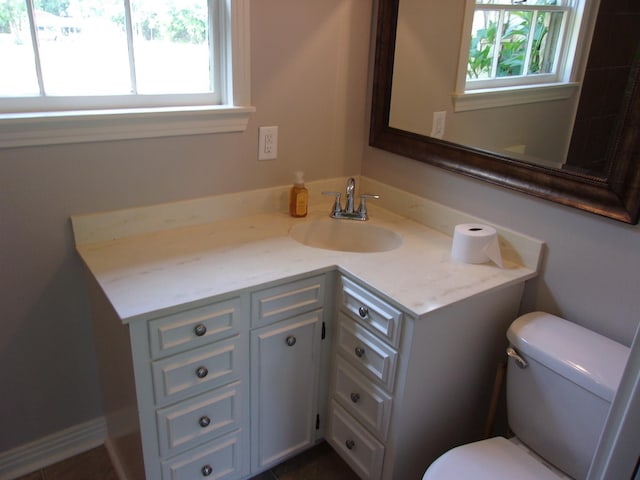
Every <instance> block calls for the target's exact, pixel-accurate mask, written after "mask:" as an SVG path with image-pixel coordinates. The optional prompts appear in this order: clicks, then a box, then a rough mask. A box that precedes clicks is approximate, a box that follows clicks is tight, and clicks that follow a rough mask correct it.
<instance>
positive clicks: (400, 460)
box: [72, 179, 542, 480]
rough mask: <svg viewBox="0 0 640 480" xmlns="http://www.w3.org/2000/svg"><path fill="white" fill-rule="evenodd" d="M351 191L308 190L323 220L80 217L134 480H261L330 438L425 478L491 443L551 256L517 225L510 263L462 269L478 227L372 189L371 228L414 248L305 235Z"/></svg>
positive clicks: (262, 203) (244, 199)
mask: <svg viewBox="0 0 640 480" xmlns="http://www.w3.org/2000/svg"><path fill="white" fill-rule="evenodd" d="M343 182H344V179H336V180H328V181H324V182H315V183H311V184H308V187H309V190H310V205H311V209H310V214H309V216H308V218H306V219H293V218H291V217H289V216H288V215H286V214H285V213H282V212H285V211H286V187H282V188H273V189H267V190H261V191H255V192H244V193H239V194H234V195H226V196H220V197H211V198H207V199H198V200H194V201H187V202H179V203H176V204H169V205H160V206H154V207H144V208H139V209H131V210H126V211H118V212H107V213H103V214H93V215H82V216H76V217H74V218H73V219H72V220H73V226H74V233H75V236H76V244H77V249H78V252H79V253H80V256H81V257H82V259H83V261H84V263H85V265H86V267H87V284H88V289H89V294H90V298H91V306H92V315H93V319H94V333H95V342H96V349H97V352H98V357H99V365H100V375H101V384H102V388H103V397H104V410H105V416H106V420H107V426H108V436H109V438H108V441H107V447H108V449H109V451H110V454H111V455H112V457H113V460H114V464H115V466H116V469H117V470H118V471H119V474H120V475H121V476H122V477H123V478H127V479H130V480H134V479H136V480H137V479H145V478H146V479H147V480H156V479H158V480H160V479H161V480H182V479H193V478H215V479H226V480H232V479H246V478H250V477H251V476H253V475H257V474H258V473H260V472H262V471H264V470H266V469H268V468H270V467H272V466H274V465H276V464H278V463H280V462H282V461H284V460H286V459H287V458H289V457H291V456H292V455H295V454H296V453H299V452H301V451H303V450H305V449H307V448H309V447H311V446H313V445H314V444H315V443H317V442H318V441H320V440H321V439H322V438H325V439H326V440H327V441H328V442H329V443H330V444H331V445H332V446H333V447H334V449H335V450H336V451H337V452H338V453H339V454H340V455H341V456H342V457H343V458H344V459H345V460H346V461H347V462H348V463H349V464H350V465H351V466H352V467H353V469H354V470H355V471H356V472H357V473H358V474H359V475H360V476H361V477H362V478H365V479H380V478H382V479H406V478H419V475H418V474H421V472H423V471H424V469H425V468H426V466H427V465H428V464H429V463H430V462H431V461H432V460H433V459H435V458H436V457H437V456H438V455H440V454H441V453H443V452H444V451H446V450H447V449H449V448H451V447H452V446H453V445H456V444H460V443H465V442H468V441H470V440H474V439H476V438H478V437H479V435H480V433H481V429H482V426H483V422H484V419H485V416H486V412H487V408H488V400H489V393H490V391H491V386H492V381H493V377H494V373H495V368H496V365H497V363H498V362H499V360H500V358H501V355H502V352H503V347H504V346H505V340H504V338H505V337H504V334H505V331H506V328H507V326H508V325H509V323H510V322H511V321H512V320H513V319H514V318H515V317H516V315H517V314H518V308H519V304H520V299H521V295H522V290H523V287H524V282H525V281H526V280H527V279H530V278H532V277H534V276H535V274H536V271H537V266H538V263H539V260H540V255H541V248H542V243H541V242H540V241H538V240H535V239H532V238H529V237H526V236H523V235H519V234H517V233H515V232H511V231H508V230H504V229H499V232H500V241H501V248H502V251H503V257H504V260H505V268H503V269H500V268H498V267H497V266H495V265H493V264H482V265H467V264H462V263H459V262H455V261H453V260H451V259H450V256H449V251H450V247H451V233H452V232H453V225H455V224H457V223H462V222H468V221H474V220H475V221H477V220H478V219H472V218H470V217H468V216H466V215H465V214H463V213H461V212H456V211H453V210H450V209H447V208H446V207H443V206H441V205H436V204H433V203H431V202H429V201H428V200H425V199H420V198H419V197H415V196H412V195H410V194H408V193H406V192H402V191H399V190H395V189H393V188H390V187H388V186H386V185H383V184H380V183H377V182H372V181H370V180H368V179H362V180H361V182H362V184H363V185H362V187H361V189H362V188H363V187H364V188H366V189H367V190H370V191H375V193H377V194H380V195H381V199H380V200H379V201H378V202H379V204H380V206H373V205H372V206H371V207H370V216H371V219H370V220H369V221H368V222H366V225H373V226H375V227H377V228H380V229H385V230H387V231H392V232H394V233H395V234H397V235H398V236H399V238H401V242H400V243H398V244H394V245H393V248H391V249H387V250H383V251H377V252H374V251H369V252H368V253H361V252H359V251H355V252H354V251H344V250H345V249H341V250H330V249H327V248H316V247H310V246H308V245H305V244H304V243H301V242H300V241H299V239H298V240H296V239H295V238H293V237H292V236H291V235H290V234H289V232H290V231H292V230H296V229H298V230H299V229H300V225H303V226H304V225H307V224H309V222H316V221H320V220H322V219H325V218H326V217H327V215H328V212H329V209H330V204H329V203H327V202H328V200H327V199H326V198H322V197H321V196H320V194H319V192H320V191H322V190H336V189H339V188H342V185H344V183H343ZM361 191H362V190H361ZM247 205H255V207H253V209H252V208H249V209H247ZM380 207H383V208H380ZM394 211H395V212H397V213H394ZM240 212H242V214H239V213H240ZM398 213H400V214H402V213H404V215H399V214H398ZM330 221H331V222H349V220H330ZM363 225H365V224H363ZM356 227H357V225H356ZM305 228H306V227H305ZM350 228H351V227H350ZM354 238H355V237H354ZM354 241H355V240H354ZM354 248H356V250H357V246H356V247H354Z"/></svg>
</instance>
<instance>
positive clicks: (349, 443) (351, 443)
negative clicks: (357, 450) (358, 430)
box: [344, 440, 356, 450]
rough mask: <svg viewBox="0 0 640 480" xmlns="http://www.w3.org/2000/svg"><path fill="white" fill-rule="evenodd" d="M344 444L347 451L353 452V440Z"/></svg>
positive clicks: (354, 443) (354, 444)
mask: <svg viewBox="0 0 640 480" xmlns="http://www.w3.org/2000/svg"><path fill="white" fill-rule="evenodd" d="M344 444H345V446H346V447H347V448H348V449H349V450H353V447H355V446H356V442H354V441H353V440H347V441H346V442H344Z"/></svg>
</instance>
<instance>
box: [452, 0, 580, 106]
mask: <svg viewBox="0 0 640 480" xmlns="http://www.w3.org/2000/svg"><path fill="white" fill-rule="evenodd" d="M584 4H585V1H584V0H528V1H527V0H467V4H466V13H465V27H464V38H463V41H462V47H461V54H460V67H459V72H458V86H457V91H458V92H463V93H461V94H456V95H454V99H456V97H458V100H460V97H464V96H465V95H470V94H474V93H478V94H481V95H482V96H484V97H485V98H489V97H491V98H493V101H494V102H498V103H500V104H504V105H506V104H513V103H528V102H531V101H541V100H550V99H554V98H566V97H568V96H570V95H571V94H572V93H573V91H575V88H576V84H575V83H572V80H573V78H572V76H574V75H573V71H574V70H573V62H574V57H575V52H576V45H577V43H578V36H579V35H580V33H581V22H582V18H583V16H584V15H583V13H584V12H583V10H584ZM582 33H583V34H584V32H582ZM498 96H502V100H500V99H499V97H498ZM507 97H510V98H509V99H508V98H507ZM460 103H462V102H460ZM456 106H457V107H460V105H456ZM467 106H468V105H467ZM489 106H497V105H491V104H490V105H489ZM462 107H464V105H463V106H462ZM478 108H479V107H478ZM464 109H469V108H457V110H464Z"/></svg>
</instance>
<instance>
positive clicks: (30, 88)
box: [0, 0, 40, 97]
mask: <svg viewBox="0 0 640 480" xmlns="http://www.w3.org/2000/svg"><path fill="white" fill-rule="evenodd" d="M34 58H35V57H34V53H33V45H32V43H31V33H30V29H29V20H28V18H27V7H26V3H25V1H24V0H0V68H1V69H2V70H1V71H2V74H0V96H8V97H10V96H32V95H38V94H39V93H40V87H38V77H37V74H36V63H35V60H34Z"/></svg>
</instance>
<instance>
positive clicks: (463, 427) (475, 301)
mask: <svg viewBox="0 0 640 480" xmlns="http://www.w3.org/2000/svg"><path fill="white" fill-rule="evenodd" d="M523 285H524V284H523V283H518V284H514V285H511V286H507V287H504V288H501V289H498V290H495V291H491V292H486V293H483V294H479V295H475V296H471V297H469V298H467V299H464V300H462V301H459V302H456V303H454V304H452V305H449V306H447V307H444V308H441V309H437V310H435V311H433V312H430V313H429V314H427V315H425V316H423V317H420V318H416V317H415V316H413V315H411V314H410V313H409V312H407V311H404V309H403V308H402V307H401V306H399V305H397V304H395V303H394V302H393V301H392V300H390V299H387V298H385V297H384V295H383V294H382V293H380V292H374V291H372V290H371V289H370V288H369V287H366V286H365V285H362V284H360V283H359V281H356V280H354V279H352V278H349V277H347V276H342V277H341V278H340V281H339V282H338V300H337V301H338V307H339V308H338V314H337V322H336V325H335V329H336V330H335V332H334V339H333V351H334V354H333V362H332V367H331V386H330V397H329V405H330V406H329V409H330V411H329V426H328V430H327V441H328V442H329V443H330V444H331V445H332V446H333V447H334V449H335V450H336V451H337V452H338V453H339V454H340V455H341V456H342V457H343V458H344V459H345V461H347V463H349V465H350V466H351V467H352V468H353V469H354V470H355V471H356V472H357V473H358V475H359V476H360V477H361V478H363V479H365V480H366V479H371V480H375V479H384V480H405V479H408V478H421V477H422V474H423V473H424V471H425V470H426V467H427V466H428V465H429V464H430V463H431V462H432V461H433V460H435V458H437V457H438V456H439V455H440V454H441V453H444V452H445V451H446V450H448V449H449V448H451V447H453V446H455V445H457V444H461V443H466V442H468V441H472V440H476V439H479V437H480V435H481V433H482V428H483V425H484V421H485V418H486V414H487V408H488V404H489V397H490V394H491V389H492V385H493V379H494V376H495V369H496V367H497V365H498V363H499V361H500V358H501V356H502V354H503V353H502V352H503V351H504V350H503V347H504V346H506V345H505V342H506V340H504V338H505V332H506V329H507V327H508V325H509V324H510V322H511V321H512V320H513V319H514V318H516V316H517V313H518V308H519V304H520V299H521V295H522V289H523ZM426 295H428V292H425V296H426Z"/></svg>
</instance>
